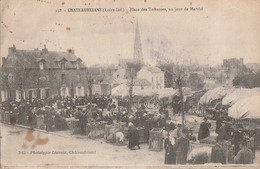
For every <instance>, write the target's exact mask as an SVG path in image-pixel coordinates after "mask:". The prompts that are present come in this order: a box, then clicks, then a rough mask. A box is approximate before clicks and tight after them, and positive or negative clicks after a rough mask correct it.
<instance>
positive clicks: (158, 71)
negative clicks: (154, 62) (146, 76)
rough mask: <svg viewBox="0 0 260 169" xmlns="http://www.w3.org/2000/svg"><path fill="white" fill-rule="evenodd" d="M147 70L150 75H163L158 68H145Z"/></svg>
mask: <svg viewBox="0 0 260 169" xmlns="http://www.w3.org/2000/svg"><path fill="white" fill-rule="evenodd" d="M147 70H148V71H149V72H151V73H163V72H162V71H161V69H159V68H158V67H152V66H149V67H147Z"/></svg>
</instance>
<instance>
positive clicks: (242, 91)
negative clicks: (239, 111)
mask: <svg viewBox="0 0 260 169" xmlns="http://www.w3.org/2000/svg"><path fill="white" fill-rule="evenodd" d="M255 95H260V88H253V89H247V88H237V89H235V90H234V91H233V92H232V93H230V94H229V95H227V96H226V97H224V98H223V100H222V105H228V106H232V105H233V104H235V103H236V102H237V101H238V100H240V99H242V98H247V97H250V96H255Z"/></svg>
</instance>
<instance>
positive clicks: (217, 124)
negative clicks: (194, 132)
mask: <svg viewBox="0 0 260 169" xmlns="http://www.w3.org/2000/svg"><path fill="white" fill-rule="evenodd" d="M222 122H223V120H222V117H221V116H219V115H218V117H217V120H216V130H215V132H216V133H218V132H219V129H220V127H221V123H222Z"/></svg>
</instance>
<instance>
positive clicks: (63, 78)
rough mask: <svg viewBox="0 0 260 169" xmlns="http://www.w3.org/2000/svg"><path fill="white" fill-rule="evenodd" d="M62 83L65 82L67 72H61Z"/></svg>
mask: <svg viewBox="0 0 260 169" xmlns="http://www.w3.org/2000/svg"><path fill="white" fill-rule="evenodd" d="M61 83H65V74H61Z"/></svg>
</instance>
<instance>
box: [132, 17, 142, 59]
mask: <svg viewBox="0 0 260 169" xmlns="http://www.w3.org/2000/svg"><path fill="white" fill-rule="evenodd" d="M134 61H135V62H137V63H141V64H144V59H143V51H142V44H141V38H140V31H139V25H138V21H137V22H136V29H135V43H134Z"/></svg>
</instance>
